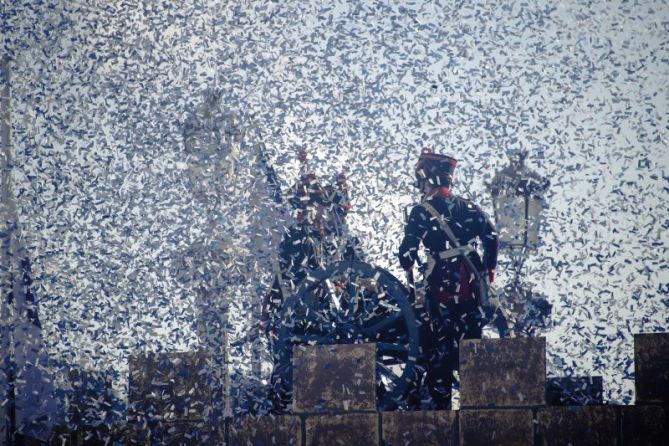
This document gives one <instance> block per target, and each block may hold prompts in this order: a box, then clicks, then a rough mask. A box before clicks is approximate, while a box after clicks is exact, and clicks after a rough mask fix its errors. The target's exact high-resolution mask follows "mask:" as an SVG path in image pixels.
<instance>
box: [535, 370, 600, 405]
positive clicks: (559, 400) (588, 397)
mask: <svg viewBox="0 0 669 446" xmlns="http://www.w3.org/2000/svg"><path fill="white" fill-rule="evenodd" d="M603 394H604V382H603V380H602V377H601V376H565V377H558V378H546V404H547V405H549V406H589V405H593V404H599V405H601V404H603V403H604V397H603Z"/></svg>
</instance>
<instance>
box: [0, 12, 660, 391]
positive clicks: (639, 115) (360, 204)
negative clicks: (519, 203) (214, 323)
mask: <svg viewBox="0 0 669 446" xmlns="http://www.w3.org/2000/svg"><path fill="white" fill-rule="evenodd" d="M350 3H351V2H345V1H325V2H323V1H303V2H288V3H283V2H254V1H245V2H227V1H188V2H179V3H176V2H175V3H172V2H162V3H156V2H152V1H138V2H123V1H105V2H101V1H87V2H79V1H74V2H67V3H66V4H63V3H62V2H53V1H49V0H45V1H39V2H36V1H35V2H32V1H20V2H19V1H10V2H9V3H8V4H7V5H6V6H5V10H4V13H3V27H2V30H3V35H2V39H3V42H4V51H6V52H7V53H8V54H10V55H11V57H12V63H11V75H12V84H11V87H12V91H11V102H12V110H11V124H12V145H13V150H14V156H15V160H16V162H15V165H14V166H13V169H12V171H11V175H12V180H13V184H14V191H15V194H16V201H17V205H18V208H19V218H20V222H21V225H22V230H23V233H24V236H25V242H26V245H27V247H28V249H29V252H30V254H31V258H32V262H33V270H34V272H35V275H36V277H37V279H38V280H39V290H38V295H39V297H40V313H41V314H42V315H43V325H44V333H45V338H46V340H47V347H48V350H49V352H50V354H51V356H52V357H53V358H55V359H57V360H59V361H61V362H64V363H80V364H87V365H89V366H90V367H97V368H106V367H114V368H116V369H117V370H121V371H124V370H125V369H124V367H126V365H125V364H126V361H127V357H128V355H129V354H131V353H132V352H137V351H143V350H152V351H182V350H185V349H193V348H197V347H198V345H199V343H200V340H201V339H200V338H198V335H197V322H196V321H197V318H198V315H199V314H200V310H199V308H201V304H202V302H200V301H198V299H199V298H198V297H197V296H198V295H197V293H196V291H195V290H196V288H197V287H196V284H195V282H197V280H195V279H193V277H190V278H189V279H188V280H184V279H183V274H182V273H183V268H182V267H181V266H180V265H183V264H184V262H185V263H188V261H187V260H184V259H194V260H192V261H191V262H190V263H189V264H190V265H196V266H195V267H193V270H194V271H196V272H197V269H198V268H197V265H204V264H206V268H204V269H206V270H207V271H210V272H211V271H215V274H216V279H215V280H220V281H221V283H223V284H226V285H225V286H223V288H224V289H225V290H226V292H223V293H221V295H220V296H216V297H212V298H213V299H216V303H215V307H217V308H218V307H220V308H228V309H229V317H230V320H231V326H232V328H231V330H232V333H231V334H230V336H231V338H233V339H234V338H236V337H239V336H241V335H242V334H243V333H245V332H246V331H247V330H249V329H250V328H248V327H249V324H250V323H251V320H252V317H253V316H252V310H253V309H256V311H257V306H258V300H259V299H260V297H259V295H260V294H261V292H262V288H263V286H265V284H266V283H265V282H266V281H267V280H268V278H269V271H268V269H267V265H268V263H269V262H271V257H273V252H275V249H276V238H277V236H278V234H280V233H281V224H282V222H281V221H279V220H267V219H266V218H265V217H266V216H267V215H268V214H267V212H269V211H271V209H270V205H269V203H268V200H267V198H266V197H264V193H265V192H264V189H263V187H264V185H263V182H262V178H263V177H262V172H261V171H260V170H259V168H258V163H257V159H256V155H255V154H254V152H253V150H252V149H251V147H252V145H253V143H254V142H257V141H263V142H264V143H265V144H266V146H267V150H268V156H269V158H270V161H271V162H272V164H273V165H274V167H275V169H276V171H277V174H278V176H279V178H280V180H281V183H282V186H283V187H284V188H285V187H287V186H288V185H290V184H292V183H293V182H294V181H295V179H296V176H297V173H298V162H297V160H296V153H297V151H298V150H299V149H300V148H302V147H305V148H306V149H307V151H308V153H309V156H310V163H311V167H312V168H313V169H314V170H315V171H316V172H317V173H318V174H319V175H320V176H321V177H322V178H324V179H326V180H328V181H330V180H331V179H332V178H333V177H334V175H335V174H336V173H338V172H340V171H345V172H346V173H347V174H348V176H349V181H350V184H351V189H352V195H353V210H352V213H351V215H350V218H349V223H350V228H351V231H352V232H354V233H355V234H356V235H357V236H358V237H359V238H360V239H361V240H362V242H363V247H364V250H365V252H366V259H367V261H369V262H370V263H373V264H375V265H378V266H381V267H384V268H387V269H389V270H390V271H391V272H393V273H394V274H395V275H396V276H398V277H402V274H401V271H400V269H399V265H398V261H397V259H396V252H397V249H398V245H399V241H400V239H401V235H402V209H403V208H404V207H405V206H407V205H409V204H411V203H413V202H416V201H417V200H418V199H419V198H420V197H419V196H418V195H417V191H416V190H415V189H413V188H412V186H411V182H412V181H413V178H412V170H413V165H414V163H415V161H416V159H417V157H418V154H419V153H420V150H421V149H422V148H423V147H425V146H430V147H432V148H434V150H435V151H438V152H441V153H447V154H451V155H453V156H455V157H456V158H458V159H459V172H458V176H457V182H456V185H455V188H454V191H455V192H456V193H458V194H461V195H463V196H465V197H468V198H471V199H473V200H474V201H476V202H477V203H479V204H480V205H481V206H482V207H483V208H484V209H485V210H486V211H488V212H491V211H492V204H491V197H490V194H489V192H488V191H487V189H486V183H488V182H489V181H490V180H491V179H492V177H493V176H494V174H495V172H496V171H498V170H500V169H501V168H503V167H504V166H506V165H507V164H508V159H509V158H508V157H509V155H511V154H513V153H516V152H517V151H519V150H527V151H528V152H529V158H528V161H527V163H528V165H529V166H530V167H531V168H532V169H534V170H535V171H536V172H537V173H538V174H540V175H542V176H544V177H547V178H549V179H550V180H551V187H550V189H549V191H548V193H547V195H546V200H547V205H548V207H547V209H546V211H545V214H544V217H545V220H544V225H543V226H542V230H541V237H542V245H541V247H540V248H539V249H538V250H537V252H536V253H534V254H533V255H532V256H531V257H530V258H529V260H528V262H527V267H528V270H527V280H528V281H529V282H531V283H532V284H533V286H534V289H535V291H536V292H537V293H542V294H544V295H545V296H547V298H548V300H549V301H550V302H551V304H552V305H553V317H552V324H551V327H550V328H549V329H548V330H546V331H545V333H543V335H544V336H546V338H547V353H548V373H549V374H550V375H552V376H555V375H565V374H574V375H602V376H604V382H605V384H604V385H605V398H606V399H607V400H609V401H612V402H616V403H626V404H629V403H631V402H632V401H633V375H632V374H633V361H632V358H633V333H638V332H657V331H666V330H667V326H669V297H668V296H667V294H668V293H669V268H668V266H667V258H669V255H668V249H669V236H667V229H668V226H669V211H668V210H667V206H666V203H667V202H668V199H669V196H668V195H669V147H668V141H667V138H668V135H667V131H668V126H669V114H668V108H667V103H668V100H669V90H668V85H669V76H668V75H669V54H668V46H667V45H668V43H669V37H667V36H669V32H668V31H669V29H668V28H669V7H668V6H667V5H666V3H665V2H662V1H657V2H652V1H644V2H622V1H612V2H569V1H564V2H559V3H555V2H549V1H537V2H527V3H525V2H513V1H506V0H503V1H497V2H487V1H474V2H447V1H443V2H437V1H428V2H418V1H412V2H405V1H403V2H393V1H378V2H374V1H366V2H357V3H355V4H350ZM212 93H215V94H217V95H218V97H220V102H219V103H218V105H217V106H216V107H217V110H219V113H220V114H221V116H223V115H225V116H227V117H226V118H221V119H220V120H219V121H216V119H214V120H213V121H216V122H219V124H220V122H228V121H229V120H230V119H232V118H230V116H235V118H234V119H236V120H237V123H238V126H237V127H238V128H243V129H244V132H245V133H244V135H245V136H244V137H243V138H241V139H239V138H237V139H235V137H231V136H229V135H228V136H223V137H221V138H222V139H218V140H215V141H214V142H211V143H210V145H209V147H208V148H202V150H200V151H193V150H189V149H188V148H187V145H186V144H185V143H184V136H183V133H184V128H185V126H186V123H187V122H188V120H189V119H191V118H192V116H193V115H197V114H198V113H201V110H202V109H203V107H204V105H203V104H205V103H206V101H207V98H208V97H210V96H211V95H212ZM226 120H227V121H226ZM212 125H213V124H212ZM221 141H224V143H225V144H219V143H220V142H221ZM212 145H213V146H216V147H217V149H216V150H210V149H211V146H212ZM3 174H5V173H3ZM268 209H269V211H268ZM270 214H271V212H270ZM268 221H269V223H268ZM284 223H285V222H284ZM259 233H260V234H261V236H260V237H258V234H259ZM254 240H255V241H258V240H261V241H264V242H263V243H254ZM221 252H223V253H224V254H222V255H219V254H220V253H221ZM216 253H219V254H216ZM503 255H504V253H503ZM212 258H213V259H214V260H212ZM204 269H202V271H204ZM195 275H197V274H195ZM191 276H192V275H191ZM202 276H204V274H203V275H202ZM200 279H201V280H212V279H211V277H209V278H204V279H203V278H202V277H200ZM508 279H509V277H508V273H507V272H506V271H500V272H499V282H500V283H504V282H505V281H507V280H508ZM231 283H234V285H231ZM238 353H239V356H240V357H243V356H244V354H246V353H243V352H241V351H240V352H238ZM124 373H125V372H124Z"/></svg>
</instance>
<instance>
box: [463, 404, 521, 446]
mask: <svg viewBox="0 0 669 446" xmlns="http://www.w3.org/2000/svg"><path fill="white" fill-rule="evenodd" d="M533 441H534V432H533V421H532V411H531V410H530V409H506V410H494V409H480V410H461V411H460V446H480V445H493V444H494V445H496V446H516V445H518V446H528V445H532V444H533Z"/></svg>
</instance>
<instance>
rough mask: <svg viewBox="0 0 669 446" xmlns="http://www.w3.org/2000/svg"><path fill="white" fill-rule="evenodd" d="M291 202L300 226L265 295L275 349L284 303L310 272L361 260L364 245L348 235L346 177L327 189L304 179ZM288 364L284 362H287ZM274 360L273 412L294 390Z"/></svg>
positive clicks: (289, 236)
mask: <svg viewBox="0 0 669 446" xmlns="http://www.w3.org/2000/svg"><path fill="white" fill-rule="evenodd" d="M289 202H290V204H291V206H292V207H293V208H294V210H295V217H296V220H297V221H296V223H295V224H293V225H292V226H291V227H290V228H289V229H288V232H287V233H286V234H285V236H284V239H283V241H282V242H281V244H280V246H279V260H278V264H277V265H275V268H274V269H275V271H274V281H273V283H272V287H271V288H270V290H269V292H268V293H267V294H266V295H265V298H264V301H263V307H262V320H261V325H262V327H263V329H264V330H265V333H267V335H268V336H269V338H270V340H271V342H272V344H273V349H274V354H275V355H276V354H277V350H278V349H277V348H276V346H275V345H274V344H275V343H276V341H277V339H276V331H277V330H276V328H277V324H278V323H280V320H279V314H280V309H281V306H282V304H283V302H284V300H285V299H286V298H287V297H288V296H289V295H291V294H292V293H295V292H296V291H297V289H298V288H299V286H300V284H301V283H302V281H303V280H304V279H305V278H306V277H307V276H308V275H309V272H311V271H315V270H317V269H323V268H325V267H327V266H328V265H330V264H331V263H334V262H336V261H338V260H343V259H349V260H351V259H356V260H360V257H361V255H360V253H359V248H358V246H359V242H358V241H357V239H355V238H347V237H346V235H347V234H346V233H347V231H346V215H347V213H348V211H349V209H350V201H349V197H348V188H347V184H346V177H345V176H344V175H343V174H340V175H338V176H337V180H336V182H335V184H334V185H328V186H325V187H322V186H321V185H320V184H319V182H318V179H317V178H316V175H314V174H313V173H308V174H304V175H302V177H301V178H300V180H299V181H298V183H297V184H296V185H295V186H294V187H293V188H292V189H291V193H290V197H289ZM284 362H285V361H284ZM277 366H278V364H277V358H275V364H274V370H273V372H272V378H271V380H270V383H271V386H272V389H271V399H272V404H273V407H274V410H275V411H276V412H283V411H284V410H285V408H286V406H287V404H288V403H289V401H290V398H289V396H290V394H289V392H290V389H289V388H287V387H289V386H287V385H284V383H283V382H282V378H281V373H282V371H280V370H278V367H277Z"/></svg>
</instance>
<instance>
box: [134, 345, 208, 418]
mask: <svg viewBox="0 0 669 446" xmlns="http://www.w3.org/2000/svg"><path fill="white" fill-rule="evenodd" d="M208 360H209V355H208V354H207V353H204V352H184V353H166V354H163V353H148V354H142V355H133V356H131V357H130V364H129V366H130V381H129V389H128V403H129V408H128V409H129V414H130V417H131V420H134V421H137V422H140V421H141V420H140V419H141V418H148V419H149V422H150V423H151V422H159V421H177V420H193V421H195V420H198V419H202V418H206V417H207V416H208V415H209V414H208V411H209V409H210V407H211V402H212V401H211V395H212V392H211V385H210V373H209V365H208Z"/></svg>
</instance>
